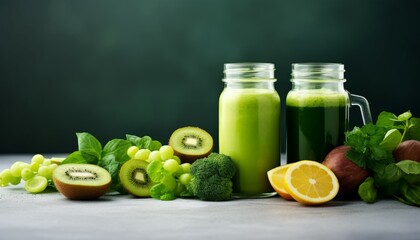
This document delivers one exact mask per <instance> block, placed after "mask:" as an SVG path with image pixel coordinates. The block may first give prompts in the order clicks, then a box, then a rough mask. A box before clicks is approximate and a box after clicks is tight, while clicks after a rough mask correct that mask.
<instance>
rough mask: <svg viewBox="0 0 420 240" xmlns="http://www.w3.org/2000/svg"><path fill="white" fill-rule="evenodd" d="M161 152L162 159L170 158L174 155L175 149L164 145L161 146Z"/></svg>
mask: <svg viewBox="0 0 420 240" xmlns="http://www.w3.org/2000/svg"><path fill="white" fill-rule="evenodd" d="M159 152H160V157H161V158H162V160H167V159H170V158H172V156H173V155H174V149H173V148H172V147H171V146H169V145H164V146H162V147H160V149H159Z"/></svg>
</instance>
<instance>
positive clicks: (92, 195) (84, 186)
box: [53, 163, 111, 200]
mask: <svg viewBox="0 0 420 240" xmlns="http://www.w3.org/2000/svg"><path fill="white" fill-rule="evenodd" d="M53 181H54V185H55V186H56V187H57V190H58V191H59V192H60V193H61V194H63V195H64V196H66V197H67V198H69V199H73V200H89V199H97V198H99V197H100V196H102V195H104V194H105V193H106V192H107V191H108V189H109V186H110V185H111V175H110V174H109V172H108V171H107V170H106V169H104V168H102V167H99V166H97V165H93V164H78V163H74V164H73V163H72V164H62V165H59V166H58V167H57V168H56V169H55V170H54V172H53Z"/></svg>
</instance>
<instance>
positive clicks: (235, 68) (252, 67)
mask: <svg viewBox="0 0 420 240" xmlns="http://www.w3.org/2000/svg"><path fill="white" fill-rule="evenodd" d="M264 70H271V71H274V70H275V68H274V64H273V63H260V62H240V63H225V64H224V70H223V72H224V73H226V72H256V71H264Z"/></svg>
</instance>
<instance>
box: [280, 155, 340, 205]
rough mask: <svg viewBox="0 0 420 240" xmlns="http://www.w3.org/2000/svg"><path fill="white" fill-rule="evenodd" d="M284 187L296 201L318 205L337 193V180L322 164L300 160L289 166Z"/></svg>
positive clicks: (329, 199)
mask: <svg viewBox="0 0 420 240" xmlns="http://www.w3.org/2000/svg"><path fill="white" fill-rule="evenodd" d="M284 181H285V184H284V188H285V189H286V191H287V192H288V193H289V194H290V195H291V196H292V197H293V198H294V199H295V200H296V201H298V202H300V203H302V204H305V205H319V204H323V203H326V202H328V201H331V200H332V199H333V198H334V197H335V196H336V195H337V193H338V188H339V184H338V180H337V177H336V176H335V175H334V173H333V172H332V171H331V170H330V169H329V168H327V167H326V166H324V165H323V164H321V163H319V162H315V161H310V160H302V161H299V162H296V163H293V164H291V165H290V166H289V168H288V169H287V171H286V173H285V179H284Z"/></svg>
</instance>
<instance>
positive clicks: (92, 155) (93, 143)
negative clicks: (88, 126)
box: [62, 132, 162, 193]
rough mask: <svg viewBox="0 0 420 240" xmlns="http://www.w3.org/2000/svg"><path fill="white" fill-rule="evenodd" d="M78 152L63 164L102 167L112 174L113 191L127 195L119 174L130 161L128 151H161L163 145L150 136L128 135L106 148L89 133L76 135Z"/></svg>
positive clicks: (72, 154)
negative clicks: (133, 148) (135, 149)
mask: <svg viewBox="0 0 420 240" xmlns="http://www.w3.org/2000/svg"><path fill="white" fill-rule="evenodd" d="M76 136H77V142H78V150H77V151H74V152H73V153H71V154H69V155H68V156H67V157H66V159H64V161H63V162H62V164H66V163H89V164H95V165H98V166H101V167H103V168H105V169H106V170H108V172H109V173H110V174H111V178H112V183H111V191H117V192H119V193H125V191H124V189H123V187H122V186H121V184H120V180H119V176H118V173H119V171H120V168H121V166H122V165H123V164H124V163H125V162H126V161H128V160H129V159H130V157H129V156H128V155H127V150H128V148H129V147H131V146H137V147H138V148H139V149H149V150H150V151H153V150H159V148H160V147H161V146H162V144H161V143H160V142H159V141H157V140H153V139H152V138H150V137H149V136H144V137H138V136H135V135H129V134H127V135H126V138H127V139H112V140H110V141H109V142H107V143H106V145H105V146H104V147H102V144H101V143H100V142H99V141H98V139H97V138H95V137H94V136H93V135H91V134H90V133H87V132H78V133H76Z"/></svg>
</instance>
